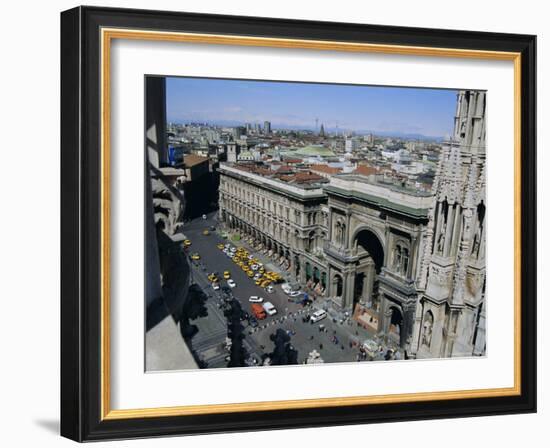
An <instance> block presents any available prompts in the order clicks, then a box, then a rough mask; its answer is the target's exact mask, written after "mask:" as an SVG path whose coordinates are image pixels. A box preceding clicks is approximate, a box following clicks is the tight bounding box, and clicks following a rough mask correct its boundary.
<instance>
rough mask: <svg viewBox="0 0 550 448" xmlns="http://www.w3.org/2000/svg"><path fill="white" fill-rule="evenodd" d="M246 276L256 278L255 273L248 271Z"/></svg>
mask: <svg viewBox="0 0 550 448" xmlns="http://www.w3.org/2000/svg"><path fill="white" fill-rule="evenodd" d="M246 275H248V276H249V277H254V271H246Z"/></svg>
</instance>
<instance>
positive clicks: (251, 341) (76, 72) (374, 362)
mask: <svg viewBox="0 0 550 448" xmlns="http://www.w3.org/2000/svg"><path fill="white" fill-rule="evenodd" d="M61 25H62V26H61V35H62V38H61V62H62V63H61V111H62V114H61V123H62V126H61V172H62V176H61V181H62V188H61V201H60V203H61V204H63V207H61V223H62V228H61V235H62V238H61V242H62V245H61V254H62V256H61V272H62V275H61V304H62V305H61V322H62V328H61V355H62V358H61V433H62V435H64V436H65V437H69V438H71V439H73V440H78V441H91V440H104V439H122V438H143V437H158V436H162V435H172V436H173V435H185V434H203V433H213V432H228V431H229V432H231V431H247V430H266V429H283V428H299V427H310V428H311V427H318V426H331V425H343V424H345V425H351V424H364V423H378V422H393V421H403V420H412V419H414V420H416V419H433V418H448V417H453V418H454V417H473V416H481V415H497V414H499V415H500V414H509V413H527V412H536V396H537V394H536V386H537V376H536V371H537V369H536V359H537V357H536V353H537V345H536V334H537V329H536V322H537V319H536V280H537V278H536V272H537V264H536V260H537V251H536V247H537V243H536V235H537V232H536V176H535V173H536V144H535V142H536V101H535V99H536V70H535V67H536V60H535V59H536V57H535V55H536V36H531V35H518V34H506V33H498V34H497V33H487V32H483V33H480V32H477V31H451V30H444V29H425V28H409V27H395V26H381V25H367V24H355V23H354V24H351V23H334V22H312V21H295V20H292V21H289V20H284V19H276V18H261V17H236V16H218V15H204V14H195V13H193V14H189V13H185V12H170V11H142V10H139V11H138V10H122V9H109V8H98V7H77V8H73V9H71V10H68V11H65V12H63V13H62V15H61ZM488 101H489V102H488ZM488 105H490V106H491V110H490V113H489V109H488V108H487V107H488ZM487 128H489V129H491V140H490V146H491V148H492V149H491V156H490V157H489V158H487V131H486V130H487ZM493 148H494V149H493ZM493 153H494V154H493ZM487 181H489V186H487ZM488 203H490V214H488V213H487V212H488V210H487V205H488ZM493 243H494V244H493ZM488 247H489V249H488ZM491 247H495V248H496V247H498V248H499V250H498V251H496V250H492V249H490V248H491ZM487 265H489V266H490V268H489V272H490V275H489V276H487V269H488V268H487ZM487 294H489V295H488V296H487ZM489 299H490V300H491V301H490V302H487V300H489ZM497 303H498V306H497ZM490 304H492V305H490ZM205 369H206V370H207V371H206V372H204V371H202V370H205ZM296 375H298V376H296ZM304 375H306V376H305V377H304ZM335 378H338V379H342V378H345V381H341V380H337V381H335V380H334V379H335ZM426 378H429V381H426ZM251 385H253V386H252V387H251Z"/></svg>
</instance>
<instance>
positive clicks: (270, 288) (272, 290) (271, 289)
mask: <svg viewBox="0 0 550 448" xmlns="http://www.w3.org/2000/svg"><path fill="white" fill-rule="evenodd" d="M265 290H266V291H267V292H268V293H269V294H271V293H272V292H274V291H275V289H274V288H273V286H271V285H268V286H266V288H265Z"/></svg>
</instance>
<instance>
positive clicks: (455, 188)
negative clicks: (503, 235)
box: [411, 91, 487, 357]
mask: <svg viewBox="0 0 550 448" xmlns="http://www.w3.org/2000/svg"><path fill="white" fill-rule="evenodd" d="M485 108H486V93H485V92H470V91H462V92H460V93H459V95H458V99H457V109H456V114H455V115H456V116H455V124H454V133H453V138H452V139H451V141H449V142H448V143H447V144H446V145H445V146H444V147H443V153H442V155H441V158H440V161H439V167H438V173H437V175H436V178H435V182H434V185H433V192H434V196H435V198H434V199H435V205H434V207H432V209H431V211H430V222H429V225H428V230H427V232H426V244H425V246H424V254H423V257H422V262H421V264H422V267H421V271H420V275H419V278H418V283H417V289H418V290H419V302H418V306H417V308H416V315H415V326H414V328H415V332H414V335H413V337H412V344H411V352H412V353H413V354H415V355H416V356H417V357H449V356H470V355H472V354H473V355H482V354H484V353H485V323H486V322H485V321H486V304H485V262H486V257H485V242H486V235H485V234H486V222H485V221H486V207H487V200H486V193H485V157H486V146H485Z"/></svg>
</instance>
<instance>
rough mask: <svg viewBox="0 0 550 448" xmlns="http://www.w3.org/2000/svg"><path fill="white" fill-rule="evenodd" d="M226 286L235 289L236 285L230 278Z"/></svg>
mask: <svg viewBox="0 0 550 448" xmlns="http://www.w3.org/2000/svg"><path fill="white" fill-rule="evenodd" d="M227 284H228V285H229V286H230V287H231V288H236V287H237V284H236V283H235V280H233V279H232V278H230V279H229V280H227Z"/></svg>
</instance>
